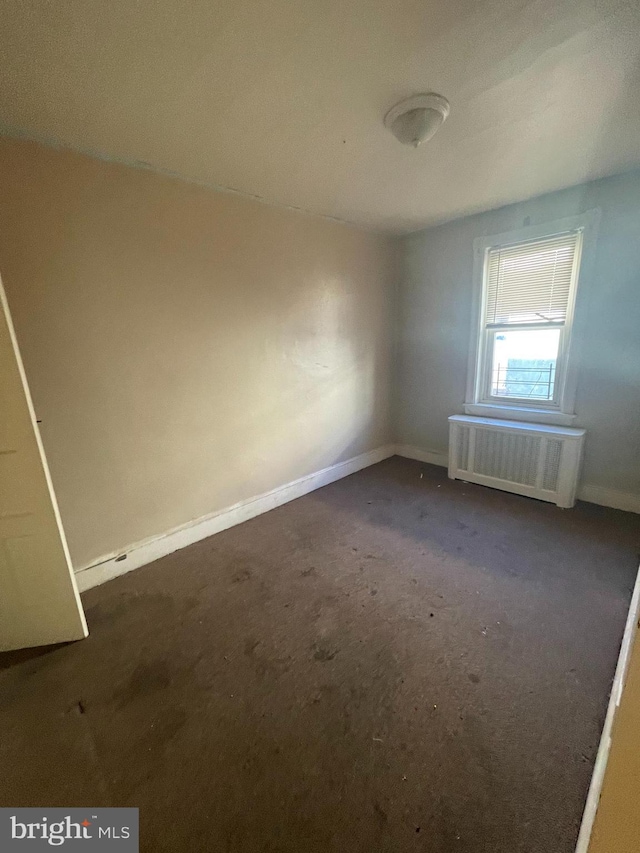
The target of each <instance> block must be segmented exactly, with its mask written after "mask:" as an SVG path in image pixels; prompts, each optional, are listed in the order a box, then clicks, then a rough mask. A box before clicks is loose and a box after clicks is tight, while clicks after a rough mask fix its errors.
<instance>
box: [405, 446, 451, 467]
mask: <svg viewBox="0 0 640 853" xmlns="http://www.w3.org/2000/svg"><path fill="white" fill-rule="evenodd" d="M395 451H396V455H397V456H404V458H405V459H416V460H417V461H418V462H428V463H429V465H439V466H440V467H441V468H447V467H448V466H449V457H448V456H447V454H446V453H442V452H440V451H439V450H422V449H421V448H419V447H412V446H411V445H409V444H396V448H395Z"/></svg>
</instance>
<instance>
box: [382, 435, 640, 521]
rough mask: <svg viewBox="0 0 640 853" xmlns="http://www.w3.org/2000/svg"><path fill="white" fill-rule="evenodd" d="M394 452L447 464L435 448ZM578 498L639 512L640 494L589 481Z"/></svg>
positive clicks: (401, 447) (402, 447) (405, 448)
mask: <svg viewBox="0 0 640 853" xmlns="http://www.w3.org/2000/svg"><path fill="white" fill-rule="evenodd" d="M396 453H397V455H398V456H404V457H405V458H406V459H417V460H418V461H419V462H429V463H430V464H431V465H440V466H442V467H443V468H447V467H448V464H449V460H448V457H447V454H446V453H442V452H440V451H437V450H422V449H421V448H419V447H412V446H410V445H408V444H397V445H396ZM578 500H580V501H586V502H587V503H590V504H599V505H600V506H608V507H611V508H612V509H623V510H626V511H627V512H638V513H640V495H633V494H630V493H629V492H618V491H616V490H615V489H604V488H602V486H592V485H589V483H584V484H583V485H581V486H580V487H579V488H578Z"/></svg>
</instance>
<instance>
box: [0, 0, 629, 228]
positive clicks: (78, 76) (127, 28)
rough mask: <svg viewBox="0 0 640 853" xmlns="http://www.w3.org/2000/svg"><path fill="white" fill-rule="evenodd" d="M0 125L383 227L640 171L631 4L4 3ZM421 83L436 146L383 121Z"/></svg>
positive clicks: (549, 0) (410, 0)
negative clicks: (396, 133)
mask: <svg viewBox="0 0 640 853" xmlns="http://www.w3.org/2000/svg"><path fill="white" fill-rule="evenodd" d="M0 29H1V32H2V50H1V51H0V73H1V75H2V85H1V86H0V131H3V132H10V133H23V134H25V135H27V136H31V137H34V138H37V139H41V140H43V141H57V142H61V143H63V144H66V145H68V146H70V147H73V148H77V149H79V150H82V151H86V152H88V153H96V154H100V155H103V156H108V157H112V158H114V159H117V160H122V161H125V162H129V163H132V162H142V163H146V164H150V165H151V166H153V167H154V168H157V169H159V170H165V171H168V172H173V173H176V174H178V175H180V176H182V177H184V178H187V179H190V180H194V181H199V182H201V183H205V184H209V185H211V186H218V187H225V188H229V189H234V190H238V191H240V192H243V193H247V194H250V195H254V196H258V197H260V198H262V199H263V200H265V201H266V202H269V203H275V204H282V205H289V206H293V207H298V208H302V209H304V210H307V211H310V212H313V213H318V214H323V215H326V216H332V217H337V218H339V219H344V220H347V221H349V222H353V223H357V224H360V225H363V226H366V227H372V228H376V229H380V230H385V231H389V232H394V233H400V232H406V231H411V230H415V229H418V228H421V227H426V226H429V225H433V224H436V223H438V222H442V221H445V220H448V219H453V218H456V217H459V216H463V215H465V214H468V213H472V212H476V211H479V210H485V209H488V208H492V207H497V206H499V205H501V204H506V203H509V202H512V201H519V200H522V199H525V198H529V197H531V196H534V195H539V194H541V193H544V192H548V191H551V190H555V189H560V188H562V187H566V186H571V185H574V184H578V183H581V182H582V181H585V180H589V179H592V178H597V177H601V176H603V175H607V174H612V173H615V172H620V171H623V170H625V169H628V168H632V167H634V166H637V165H640V143H639V140H640V3H639V2H637V0H633V2H628V0H625V1H624V2H623V0H453V2H452V0H269V2H264V0H217V2H214V0H135V2H132V0H108V2H105V0H60V1H59V2H58V0H2V4H0ZM430 90H433V91H436V92H439V93H441V94H443V95H445V96H446V97H447V98H448V99H449V101H450V102H451V115H450V117H449V119H448V120H447V122H446V123H445V124H444V126H443V127H442V129H441V130H440V132H439V133H438V134H437V135H436V136H435V137H434V139H433V140H431V142H429V143H427V144H425V145H424V146H422V147H420V148H418V149H412V148H408V147H405V146H402V145H400V144H399V143H398V142H397V141H396V140H395V139H394V138H393V136H392V135H391V134H390V133H389V131H387V130H386V129H385V128H384V126H383V123H382V120H383V117H384V114H385V112H386V111H387V110H388V109H389V108H390V107H391V106H392V105H393V104H394V103H395V102H396V101H397V100H400V99H401V98H404V97H406V96H408V95H411V94H414V93H417V92H421V91H430Z"/></svg>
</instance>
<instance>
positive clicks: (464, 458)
mask: <svg viewBox="0 0 640 853" xmlns="http://www.w3.org/2000/svg"><path fill="white" fill-rule="evenodd" d="M470 431H471V430H470V429H469V428H468V427H463V426H461V427H460V429H459V430H458V446H457V448H456V453H457V454H458V468H461V469H462V470H463V471H468V470H469V433H470Z"/></svg>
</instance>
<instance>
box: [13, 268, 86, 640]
mask: <svg viewBox="0 0 640 853" xmlns="http://www.w3.org/2000/svg"><path fill="white" fill-rule="evenodd" d="M87 633H88V631H87V624H86V622H85V618H84V612H83V610H82V604H81V603H80V597H79V595H78V590H77V587H76V583H75V578H74V575H73V570H72V568H71V560H70V559H69V552H68V549H67V544H66V541H65V538H64V531H63V530H62V524H61V522H60V515H59V513H58V507H57V504H56V499H55V495H54V493H53V487H52V485H51V478H50V476H49V470H48V468H47V463H46V459H45V456H44V450H43V448H42V442H41V440H40V434H39V432H38V427H37V424H36V420H35V416H34V412H33V406H32V404H31V397H30V395H29V389H28V386H27V382H26V378H25V375H24V369H23V367H22V361H21V359H20V353H19V350H18V344H17V341H16V338H15V334H14V331H13V326H12V324H11V317H10V315H9V308H8V305H7V300H6V297H5V293H4V290H3V288H2V283H1V282H0V651H6V650H8V649H18V648H25V647H29V646H42V645H47V644H49V643H61V642H64V641H67V640H79V639H81V638H82V637H86V636H87Z"/></svg>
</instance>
